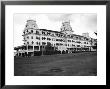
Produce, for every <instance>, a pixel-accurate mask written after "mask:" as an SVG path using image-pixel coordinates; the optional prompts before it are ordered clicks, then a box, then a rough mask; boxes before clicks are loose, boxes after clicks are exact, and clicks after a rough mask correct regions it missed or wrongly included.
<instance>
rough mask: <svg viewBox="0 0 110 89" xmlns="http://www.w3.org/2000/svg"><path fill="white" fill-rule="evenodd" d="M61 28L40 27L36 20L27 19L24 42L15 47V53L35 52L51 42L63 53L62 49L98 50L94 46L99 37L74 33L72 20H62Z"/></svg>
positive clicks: (69, 51)
mask: <svg viewBox="0 0 110 89" xmlns="http://www.w3.org/2000/svg"><path fill="white" fill-rule="evenodd" d="M60 30H61V31H60V32H58V31H53V30H47V29H40V28H38V26H37V24H36V21H35V20H27V23H26V25H25V28H24V30H23V35H22V36H23V38H24V39H23V41H24V44H23V45H22V46H18V47H15V48H14V49H15V50H16V52H15V54H17V55H18V56H19V55H22V54H23V53H26V54H28V53H31V54H33V53H34V52H35V51H43V48H45V46H46V45H47V44H48V43H51V46H52V47H55V48H57V50H58V51H61V53H62V51H65V52H66V51H67V52H68V53H72V52H73V51H87V50H88V51H96V49H93V46H96V44H97V39H93V38H91V37H89V33H83V34H82V35H77V34H73V33H74V31H73V30H72V27H71V25H70V21H65V22H62V26H61V28H60Z"/></svg>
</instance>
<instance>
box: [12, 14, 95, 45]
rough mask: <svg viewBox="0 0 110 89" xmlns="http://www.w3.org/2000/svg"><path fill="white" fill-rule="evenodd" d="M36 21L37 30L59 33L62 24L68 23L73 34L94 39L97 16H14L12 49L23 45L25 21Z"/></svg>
mask: <svg viewBox="0 0 110 89" xmlns="http://www.w3.org/2000/svg"><path fill="white" fill-rule="evenodd" d="M29 19H33V20H36V24H37V25H38V28H39V29H48V30H53V31H60V28H61V25H62V22H64V21H70V25H71V27H72V30H73V31H74V32H73V34H78V35H82V33H87V32H88V33H89V36H90V37H92V38H96V35H95V34H94V32H97V14H95V13H91V14H90V13H89V14H88V13H77V14H76V13H75V14H74V13H70V14H34V13H33V14H19V13H18V14H14V16H13V20H14V47H16V46H20V45H23V36H22V34H23V30H24V28H25V25H26V21H27V20H29Z"/></svg>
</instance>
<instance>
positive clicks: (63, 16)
mask: <svg viewBox="0 0 110 89" xmlns="http://www.w3.org/2000/svg"><path fill="white" fill-rule="evenodd" d="M71 15H72V14H47V17H48V19H49V20H51V21H53V22H57V21H65V20H70V18H71Z"/></svg>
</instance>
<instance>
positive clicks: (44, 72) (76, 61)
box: [14, 52, 97, 76]
mask: <svg viewBox="0 0 110 89" xmlns="http://www.w3.org/2000/svg"><path fill="white" fill-rule="evenodd" d="M14 75H15V76H96V75H97V54H96V53H95V52H92V53H76V54H62V55H51V56H49V55H44V56H34V57H30V58H24V57H16V58H14Z"/></svg>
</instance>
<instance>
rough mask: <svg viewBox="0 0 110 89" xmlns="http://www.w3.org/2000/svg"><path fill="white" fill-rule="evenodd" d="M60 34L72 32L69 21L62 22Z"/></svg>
mask: <svg viewBox="0 0 110 89" xmlns="http://www.w3.org/2000/svg"><path fill="white" fill-rule="evenodd" d="M60 29H61V32H62V33H64V34H68V35H69V34H72V33H73V31H72V27H71V25H70V21H64V22H62V26H61V28H60Z"/></svg>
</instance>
